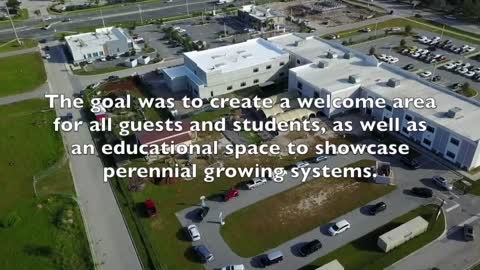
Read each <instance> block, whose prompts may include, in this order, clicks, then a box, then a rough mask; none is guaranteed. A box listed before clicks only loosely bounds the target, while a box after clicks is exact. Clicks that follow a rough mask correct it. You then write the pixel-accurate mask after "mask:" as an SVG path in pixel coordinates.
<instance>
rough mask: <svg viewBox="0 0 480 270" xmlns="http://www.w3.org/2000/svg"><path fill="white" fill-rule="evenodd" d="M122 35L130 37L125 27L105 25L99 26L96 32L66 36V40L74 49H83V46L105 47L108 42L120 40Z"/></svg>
mask: <svg viewBox="0 0 480 270" xmlns="http://www.w3.org/2000/svg"><path fill="white" fill-rule="evenodd" d="M121 37H123V38H127V37H128V36H127V34H125V32H124V31H123V29H121V28H116V27H105V28H98V29H96V30H95V32H89V33H82V34H77V35H71V36H66V37H65V41H66V42H67V44H68V46H70V48H71V49H72V50H82V49H83V48H89V47H90V48H91V47H103V45H104V44H105V43H106V42H108V41H117V40H120V39H121Z"/></svg>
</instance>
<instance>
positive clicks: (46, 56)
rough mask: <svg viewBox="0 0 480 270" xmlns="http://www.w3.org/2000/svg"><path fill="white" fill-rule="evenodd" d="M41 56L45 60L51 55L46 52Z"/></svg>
mask: <svg viewBox="0 0 480 270" xmlns="http://www.w3.org/2000/svg"><path fill="white" fill-rule="evenodd" d="M43 58H44V59H46V60H48V59H50V58H52V57H51V56H50V54H48V53H46V54H45V55H44V56H43Z"/></svg>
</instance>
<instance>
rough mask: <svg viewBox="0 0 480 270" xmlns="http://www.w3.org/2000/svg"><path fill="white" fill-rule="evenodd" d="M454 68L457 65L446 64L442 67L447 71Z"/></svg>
mask: <svg viewBox="0 0 480 270" xmlns="http://www.w3.org/2000/svg"><path fill="white" fill-rule="evenodd" d="M456 66H457V65H455V64H454V63H448V64H446V65H445V66H444V67H445V68H446V69H448V70H451V69H454V68H455V67H456Z"/></svg>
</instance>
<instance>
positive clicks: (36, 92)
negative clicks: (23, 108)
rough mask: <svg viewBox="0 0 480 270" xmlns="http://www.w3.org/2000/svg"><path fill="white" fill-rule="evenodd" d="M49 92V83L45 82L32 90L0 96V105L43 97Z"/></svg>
mask: <svg viewBox="0 0 480 270" xmlns="http://www.w3.org/2000/svg"><path fill="white" fill-rule="evenodd" d="M47 92H48V84H46V83H45V84H43V85H42V86H40V87H39V88H37V89H36V90H34V91H32V92H28V93H23V94H18V95H13V96H7V97H2V98H0V105H5V104H10V103H15V102H20V101H24V100H28V99H35V98H43V97H44V96H45V94H46V93H47Z"/></svg>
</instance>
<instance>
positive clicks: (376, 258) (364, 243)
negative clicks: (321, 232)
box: [301, 205, 445, 270]
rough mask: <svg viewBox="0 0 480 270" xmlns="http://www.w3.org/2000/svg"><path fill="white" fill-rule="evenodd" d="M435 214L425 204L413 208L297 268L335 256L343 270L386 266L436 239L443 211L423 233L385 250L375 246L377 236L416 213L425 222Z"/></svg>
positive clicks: (441, 228)
mask: <svg viewBox="0 0 480 270" xmlns="http://www.w3.org/2000/svg"><path fill="white" fill-rule="evenodd" d="M435 214H436V206H433V205H427V206H422V207H420V208H417V209H415V210H413V211H411V212H409V213H407V214H405V215H403V216H400V217H398V218H396V219H394V220H393V221H391V222H390V223H388V224H386V225H384V226H382V227H380V228H378V229H376V230H374V231H373V232H371V233H369V234H366V235H364V236H362V237H360V238H359V239H357V240H354V241H353V242H351V243H349V244H347V245H345V246H343V247H341V248H339V249H337V250H335V251H333V252H331V253H330V254H328V255H326V256H324V257H322V258H320V259H318V260H316V261H314V262H313V263H311V264H309V265H307V266H305V267H303V268H301V270H314V269H316V268H317V267H319V266H322V265H324V264H326V263H328V262H330V261H332V260H335V259H337V260H338V261H339V262H340V263H341V264H342V265H343V267H345V269H346V270H383V269H385V268H386V267H387V266H389V265H391V264H393V263H394V262H396V261H398V260H400V259H402V258H404V257H405V256H407V255H409V254H410V253H412V252H414V251H415V250H418V249H420V248H421V247H423V246H425V245H426V244H428V243H430V242H431V241H433V240H435V239H436V238H438V237H439V236H440V235H441V234H442V233H443V231H444V229H445V221H444V217H443V214H441V216H440V217H439V219H438V221H437V222H435V223H434V225H431V227H430V228H429V230H428V231H427V232H425V233H423V234H421V235H420V236H417V237H416V238H414V239H412V240H410V241H408V242H407V243H405V244H403V245H401V246H400V247H397V248H396V249H393V250H392V251H390V252H389V253H384V252H383V251H381V250H380V249H379V248H378V247H377V239H378V237H379V236H380V235H382V234H384V233H386V232H388V231H390V230H392V229H394V228H396V227H398V226H399V225H401V224H403V223H405V222H407V221H409V220H411V219H413V218H415V217H416V216H422V217H423V218H424V219H425V220H426V221H429V222H430V221H431V217H432V215H435Z"/></svg>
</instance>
